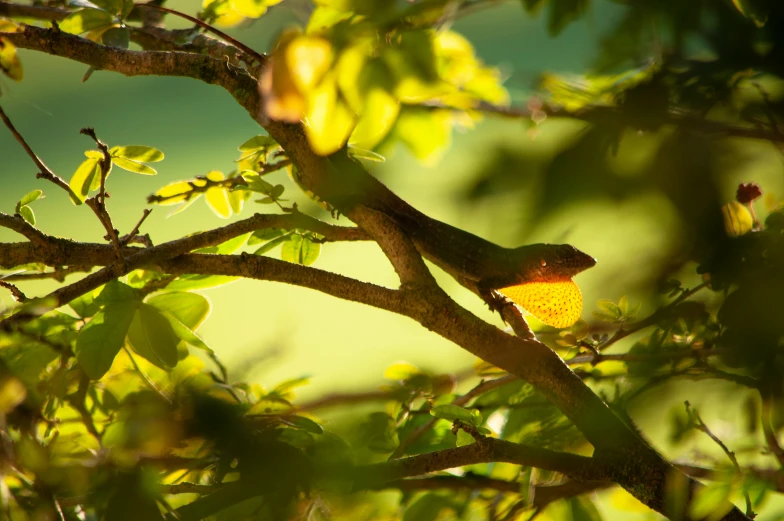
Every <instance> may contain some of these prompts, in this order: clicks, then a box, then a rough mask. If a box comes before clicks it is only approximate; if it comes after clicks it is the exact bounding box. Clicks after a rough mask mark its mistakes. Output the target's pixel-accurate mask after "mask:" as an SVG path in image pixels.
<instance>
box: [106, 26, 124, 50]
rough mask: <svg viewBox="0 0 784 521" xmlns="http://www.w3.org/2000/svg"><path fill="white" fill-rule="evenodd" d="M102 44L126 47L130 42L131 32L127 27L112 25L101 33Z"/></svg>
mask: <svg viewBox="0 0 784 521" xmlns="http://www.w3.org/2000/svg"><path fill="white" fill-rule="evenodd" d="M101 41H102V42H103V43H104V45H108V46H110V47H118V48H120V49H127V48H128V47H129V46H130V43H131V32H130V31H129V30H128V28H127V27H112V28H111V29H107V30H106V31H104V33H103V34H102V35H101Z"/></svg>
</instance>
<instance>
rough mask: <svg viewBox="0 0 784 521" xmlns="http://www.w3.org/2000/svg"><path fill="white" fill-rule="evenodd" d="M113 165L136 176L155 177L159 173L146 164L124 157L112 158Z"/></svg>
mask: <svg viewBox="0 0 784 521" xmlns="http://www.w3.org/2000/svg"><path fill="white" fill-rule="evenodd" d="M112 163H113V164H115V165H117V166H119V167H120V168H122V169H123V170H128V171H129V172H133V173H135V174H142V175H155V174H157V173H158V172H156V171H155V169H154V168H152V167H151V166H147V165H145V164H144V163H139V162H138V161H132V160H130V159H126V158H124V157H112Z"/></svg>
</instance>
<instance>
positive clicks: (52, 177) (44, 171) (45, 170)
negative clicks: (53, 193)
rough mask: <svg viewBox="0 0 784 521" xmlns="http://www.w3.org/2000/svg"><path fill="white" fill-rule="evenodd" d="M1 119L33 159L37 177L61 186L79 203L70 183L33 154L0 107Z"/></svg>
mask: <svg viewBox="0 0 784 521" xmlns="http://www.w3.org/2000/svg"><path fill="white" fill-rule="evenodd" d="M0 118H2V120H3V123H5V126H6V127H8V130H10V131H11V134H13V135H14V138H16V140H17V141H18V142H19V144H20V145H22V148H24V149H25V152H27V155H28V156H30V159H32V160H33V162H34V163H35V165H36V166H37V167H38V169H39V172H38V175H37V176H36V177H40V178H43V179H46V180H47V181H51V182H52V183H54V184H56V185H57V186H59V187H60V188H62V189H63V190H65V191H66V192H68V195H69V196H70V197H71V200H74V201H78V200H79V198H78V197H77V196H76V194H75V193H74V192H73V190H71V187H70V186H68V183H66V182H65V180H64V179H63V178H62V177H59V176H58V175H57V174H55V173H54V172H52V171H51V170H50V169H49V167H48V166H46V165H45V164H44V162H43V161H41V158H39V157H38V156H37V155H36V154H35V152H33V149H32V148H30V145H28V144H27V141H25V139H24V138H23V137H22V134H20V133H19V131H18V130H16V127H14V125H13V123H11V120H10V119H8V116H7V115H6V113H5V111H3V107H2V106H0Z"/></svg>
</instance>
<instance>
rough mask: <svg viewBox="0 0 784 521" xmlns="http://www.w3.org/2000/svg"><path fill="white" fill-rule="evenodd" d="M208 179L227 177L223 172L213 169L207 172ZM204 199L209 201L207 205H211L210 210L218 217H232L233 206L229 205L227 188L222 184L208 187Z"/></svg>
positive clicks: (214, 179)
mask: <svg viewBox="0 0 784 521" xmlns="http://www.w3.org/2000/svg"><path fill="white" fill-rule="evenodd" d="M207 179H209V180H210V181H222V180H223V179H225V176H224V175H223V174H222V173H221V172H219V171H217V170H213V171H212V172H209V173H208V174H207ZM204 200H205V201H207V206H209V208H210V210H212V211H213V213H215V215H217V216H218V217H222V218H224V219H228V218H229V217H231V206H229V197H228V194H227V192H226V189H225V188H223V187H221V186H215V187H211V188H208V189H207V191H206V192H205V193H204Z"/></svg>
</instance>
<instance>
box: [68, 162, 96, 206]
mask: <svg viewBox="0 0 784 521" xmlns="http://www.w3.org/2000/svg"><path fill="white" fill-rule="evenodd" d="M99 162H100V161H99V160H98V159H95V158H87V159H86V160H84V162H82V164H81V165H79V167H78V168H77V169H76V172H74V175H73V176H72V177H71V182H70V183H69V184H68V185H69V186H70V187H71V190H72V191H73V193H74V194H75V195H76V197H78V201H73V202H74V204H77V205H79V204H82V203H83V202H84V200H85V199H86V198H87V194H88V193H89V191H90V188H91V187H92V184H93V181H94V180H95V179H99V180H100V178H101V167H100V166H99Z"/></svg>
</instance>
